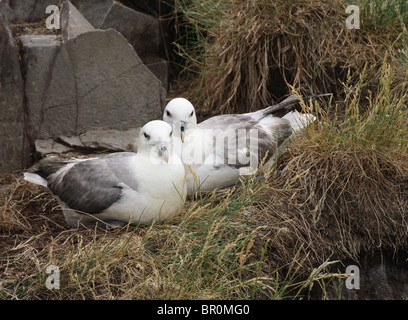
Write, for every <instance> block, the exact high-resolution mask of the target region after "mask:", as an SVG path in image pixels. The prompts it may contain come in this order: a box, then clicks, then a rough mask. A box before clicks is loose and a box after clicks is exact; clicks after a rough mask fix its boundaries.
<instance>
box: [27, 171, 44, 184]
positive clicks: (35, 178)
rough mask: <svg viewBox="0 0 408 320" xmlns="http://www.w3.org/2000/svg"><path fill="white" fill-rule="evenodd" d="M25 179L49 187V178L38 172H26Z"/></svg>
mask: <svg viewBox="0 0 408 320" xmlns="http://www.w3.org/2000/svg"><path fill="white" fill-rule="evenodd" d="M24 180H27V181H28V182H31V183H34V184H38V185H40V186H43V187H46V188H47V180H45V179H44V178H43V177H41V176H40V175H38V174H36V173H32V172H25V173H24Z"/></svg>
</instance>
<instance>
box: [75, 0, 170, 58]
mask: <svg viewBox="0 0 408 320" xmlns="http://www.w3.org/2000/svg"><path fill="white" fill-rule="evenodd" d="M73 4H74V5H75V6H76V7H77V8H78V10H79V11H80V12H81V13H82V14H83V15H84V17H85V18H86V19H87V20H88V21H89V22H90V23H92V25H93V26H94V27H95V28H99V29H103V30H106V29H109V28H113V29H115V30H117V31H119V32H120V33H121V34H122V35H123V36H124V37H125V38H126V39H127V40H128V41H129V43H130V44H131V45H132V46H133V48H134V49H135V50H136V52H137V54H138V55H139V56H140V57H141V59H142V60H143V61H144V57H145V56H158V55H159V51H160V47H161V46H162V39H161V36H160V21H159V19H157V18H155V17H153V16H151V15H148V14H145V13H141V12H138V11H135V10H133V9H131V8H129V7H126V6H124V5H122V4H120V3H117V2H115V1H113V0H97V1H90V0H77V1H75V0H74V1H73Z"/></svg>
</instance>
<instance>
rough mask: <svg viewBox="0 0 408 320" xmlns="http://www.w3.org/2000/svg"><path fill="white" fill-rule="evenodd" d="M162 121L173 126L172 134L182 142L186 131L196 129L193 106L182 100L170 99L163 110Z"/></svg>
mask: <svg viewBox="0 0 408 320" xmlns="http://www.w3.org/2000/svg"><path fill="white" fill-rule="evenodd" d="M163 120H164V121H166V122H167V123H169V124H171V125H172V126H173V128H174V129H175V130H174V133H175V134H176V135H177V136H180V137H181V140H182V141H184V136H185V134H186V131H187V130H188V129H191V128H195V127H197V116H196V113H195V109H194V106H193V105H192V104H191V102H190V101H188V100H187V99H184V98H175V99H172V100H171V101H170V102H169V103H168V104H167V106H166V108H165V109H164V113H163Z"/></svg>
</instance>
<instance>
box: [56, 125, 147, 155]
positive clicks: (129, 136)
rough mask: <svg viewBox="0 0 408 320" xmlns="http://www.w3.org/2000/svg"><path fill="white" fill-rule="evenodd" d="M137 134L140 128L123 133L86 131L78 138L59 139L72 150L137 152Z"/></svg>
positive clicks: (117, 131)
mask: <svg viewBox="0 0 408 320" xmlns="http://www.w3.org/2000/svg"><path fill="white" fill-rule="evenodd" d="M139 132H140V128H134V129H129V130H124V131H119V130H113V129H108V130H107V129H98V130H90V131H87V132H85V133H83V134H80V135H79V136H61V137H60V138H59V139H60V140H61V141H62V142H64V143H65V144H66V145H69V146H71V147H73V148H80V149H81V148H89V149H106V150H110V151H137V137H138V136H139Z"/></svg>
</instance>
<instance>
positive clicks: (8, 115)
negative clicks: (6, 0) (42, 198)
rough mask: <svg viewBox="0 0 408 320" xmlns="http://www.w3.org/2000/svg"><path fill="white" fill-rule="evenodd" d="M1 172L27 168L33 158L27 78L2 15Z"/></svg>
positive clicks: (0, 79) (0, 34) (0, 23)
mask: <svg viewBox="0 0 408 320" xmlns="http://www.w3.org/2000/svg"><path fill="white" fill-rule="evenodd" d="M0 61H1V64H0V110H1V112H0V137H1V139H0V173H5V172H9V171H13V170H18V169H22V168H24V167H25V166H26V165H27V164H28V162H29V159H30V148H29V143H28V140H27V135H26V134H27V129H28V128H27V126H26V124H25V122H24V118H25V117H24V112H25V108H24V82H23V78H22V74H21V70H20V63H19V58H18V55H17V48H16V47H15V45H14V41H13V37H12V34H11V30H10V28H9V27H8V25H7V23H6V22H5V21H4V20H3V18H2V16H1V15H0Z"/></svg>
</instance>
